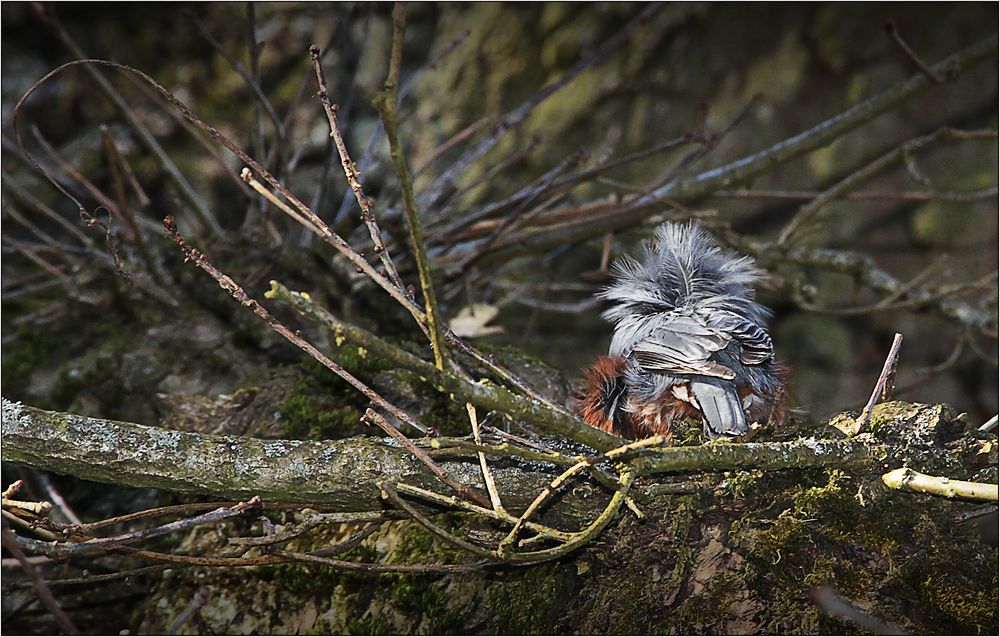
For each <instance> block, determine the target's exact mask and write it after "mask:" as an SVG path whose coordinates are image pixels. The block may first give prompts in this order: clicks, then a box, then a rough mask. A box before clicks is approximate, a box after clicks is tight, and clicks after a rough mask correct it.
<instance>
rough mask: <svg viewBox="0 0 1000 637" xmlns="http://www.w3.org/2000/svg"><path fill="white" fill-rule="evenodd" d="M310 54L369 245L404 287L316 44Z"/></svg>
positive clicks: (394, 278)
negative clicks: (349, 146)
mask: <svg viewBox="0 0 1000 637" xmlns="http://www.w3.org/2000/svg"><path fill="white" fill-rule="evenodd" d="M309 54H310V56H311V57H312V63H313V70H314V71H315V73H316V83H317V84H318V85H319V91H318V92H317V95H318V96H319V100H320V103H322V104H323V110H324V111H325V112H326V118H327V120H329V122H330V137H331V138H332V139H333V143H334V145H335V146H336V147H337V154H338V155H339V156H340V165H341V166H342V167H343V169H344V177H346V178H347V185H348V186H350V188H351V191H352V192H353V193H354V197H355V198H356V199H357V201H358V206H360V207H361V220H362V221H364V222H365V225H366V226H368V233H369V235H371V238H372V244H374V246H375V254H377V255H378V258H379V260H380V261H381V262H382V267H384V268H385V271H386V274H387V275H388V276H389V279H390V280H391V281H392V282H393V283H394V284H395V285H396V287H398V288H399V289H400V290H403V289H404V286H403V281H402V279H400V278H399V272H398V271H397V270H396V265H395V264H394V263H393V262H392V258H391V257H390V256H389V251H388V250H387V249H386V247H385V242H383V241H382V232H381V229H380V228H379V226H378V221H377V220H376V219H375V212H374V211H373V210H372V202H371V199H369V198H368V197H367V196H366V195H365V193H364V190H363V188H362V186H361V173H359V172H358V169H357V166H356V165H355V164H354V162H353V161H351V156H350V155H349V154H348V152H347V145H346V144H345V143H344V136H343V135H342V134H341V133H340V127H339V126H337V106H336V105H335V104H334V103H333V102H331V101H330V96H329V93H328V92H327V88H326V75H325V74H324V73H323V65H322V64H321V63H320V50H319V47H318V46H316V45H315V44H314V45H312V46H311V47H309Z"/></svg>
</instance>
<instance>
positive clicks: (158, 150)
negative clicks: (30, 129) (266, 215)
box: [11, 6, 222, 235]
mask: <svg viewBox="0 0 1000 637" xmlns="http://www.w3.org/2000/svg"><path fill="white" fill-rule="evenodd" d="M37 9H38V12H39V15H40V16H41V18H42V20H43V21H45V22H46V24H48V25H49V26H51V27H52V29H53V30H54V31H55V33H56V35H57V36H58V38H59V39H60V40H61V41H62V43H63V44H64V45H65V46H66V48H67V49H69V50H70V52H71V53H72V54H73V55H74V56H75V57H76V58H78V60H77V61H78V62H79V61H82V60H85V59H86V58H87V55H86V54H85V53H84V52H83V49H81V48H80V46H79V45H78V44H77V43H76V41H75V40H73V38H72V36H70V34H69V32H68V31H66V29H65V28H64V27H63V26H62V23H60V22H59V20H58V19H57V18H56V16H55V14H54V13H53V12H52V10H51V8H49V7H41V6H38V7H37ZM71 64H73V63H71ZM63 66H65V65H63ZM60 68H62V67H60ZM84 70H85V71H86V72H87V73H88V74H89V75H90V76H91V78H92V79H93V80H94V81H95V82H96V83H97V87H98V88H99V89H100V90H101V91H102V92H103V93H104V94H105V96H107V98H108V99H109V100H111V102H112V103H113V104H114V105H115V107H116V108H117V109H118V111H119V112H120V113H121V115H122V117H123V118H125V121H126V122H127V123H128V125H129V127H130V128H131V129H132V130H133V131H134V132H135V133H136V136H137V137H138V138H139V141H140V142H141V143H142V144H143V145H144V146H145V147H146V148H147V149H148V150H149V151H150V152H151V153H152V154H153V156H154V157H156V160H157V162H158V163H159V164H160V167H161V168H162V169H163V170H164V172H166V173H167V177H168V178H169V179H170V181H171V182H172V183H173V184H174V186H175V187H176V188H177V190H178V191H179V192H180V195H181V197H182V198H183V199H184V200H185V201H187V203H188V205H189V206H190V207H191V210H192V211H193V212H194V213H195V216H196V217H197V218H198V220H199V221H200V222H201V223H202V224H203V225H204V226H205V227H206V228H207V229H208V230H209V231H210V232H212V233H213V234H215V235H221V234H222V226H220V225H219V222H218V220H217V219H216V218H215V216H214V215H212V213H211V212H210V211H209V209H208V206H207V205H206V204H205V202H204V201H202V199H201V197H199V196H198V194H197V192H196V191H195V189H194V188H193V187H192V186H191V184H190V183H189V182H188V181H187V179H185V178H184V175H183V174H182V173H181V171H180V169H178V168H177V165H176V164H175V163H174V162H173V160H171V159H170V156H169V155H168V154H167V152H166V151H165V150H163V147H162V146H160V143H159V142H157V141H156V138H155V137H154V136H153V134H152V133H150V132H149V129H148V128H146V127H145V126H144V125H143V124H142V122H140V121H139V118H138V117H136V115H135V113H134V112H133V111H132V109H131V108H130V107H129V105H128V102H126V101H125V98H124V97H122V95H121V93H119V92H118V91H117V90H116V89H115V87H114V86H113V85H112V84H111V82H109V81H108V79H107V78H106V77H104V75H102V74H101V72H100V71H99V70H97V69H96V68H93V67H92V66H89V65H84ZM51 75H52V73H49V75H47V76H46V78H48V77H50V76H51ZM31 92H33V90H29V91H28V93H26V94H25V96H24V97H25V98H26V97H27V96H28V95H30V94H31ZM23 101H24V98H22V99H21V100H20V101H19V102H18V105H17V106H15V107H14V112H13V114H12V115H11V123H12V125H13V126H14V130H15V135H17V136H18V138H19V137H20V135H19V134H17V124H16V119H17V111H18V110H19V109H20V106H21V104H22V103H23ZM18 145H19V146H20V145H21V143H20V139H18ZM22 149H23V146H22ZM29 161H31V162H32V164H34V160H30V158H29ZM34 165H35V167H36V168H39V167H38V165H37V164H34ZM39 170H40V168H39ZM60 190H61V189H60ZM64 194H65V192H64ZM78 207H79V204H78Z"/></svg>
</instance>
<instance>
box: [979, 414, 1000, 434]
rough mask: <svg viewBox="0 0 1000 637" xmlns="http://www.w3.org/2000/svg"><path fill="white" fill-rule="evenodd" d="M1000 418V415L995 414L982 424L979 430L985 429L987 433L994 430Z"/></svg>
mask: <svg viewBox="0 0 1000 637" xmlns="http://www.w3.org/2000/svg"><path fill="white" fill-rule="evenodd" d="M998 420H1000V415H995V416H993V417H992V418H990V419H989V420H987V421H986V422H985V423H984V424H982V425H981V426H980V427H979V431H983V432H986V433H989V432H991V431H993V430H994V429H996V428H997V421H998Z"/></svg>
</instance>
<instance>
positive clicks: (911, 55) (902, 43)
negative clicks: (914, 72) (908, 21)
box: [883, 20, 948, 84]
mask: <svg viewBox="0 0 1000 637" xmlns="http://www.w3.org/2000/svg"><path fill="white" fill-rule="evenodd" d="M883 28H884V29H885V32H886V33H888V34H889V36H890V37H891V38H892V39H893V41H894V42H895V43H896V45H897V46H898V47H899V49H900V50H901V51H902V52H903V53H904V54H905V55H906V57H907V59H909V60H910V61H911V62H913V64H914V65H916V67H917V68H918V69H920V72H921V73H923V74H924V75H926V76H927V77H929V78H930V79H931V81H933V82H934V83H936V84H942V83H944V82H946V81H948V78H947V77H946V76H945V75H944V74H943V73H938V72H937V71H935V70H934V69H932V68H931V67H929V66H927V64H926V63H925V62H924V61H923V60H921V59H920V56H919V55H917V53H916V51H914V50H913V49H911V48H910V45H908V44H907V43H906V40H904V39H903V36H902V35H900V34H899V31H898V30H897V29H896V23H895V22H894V21H892V20H886V22H885V24H884V25H883Z"/></svg>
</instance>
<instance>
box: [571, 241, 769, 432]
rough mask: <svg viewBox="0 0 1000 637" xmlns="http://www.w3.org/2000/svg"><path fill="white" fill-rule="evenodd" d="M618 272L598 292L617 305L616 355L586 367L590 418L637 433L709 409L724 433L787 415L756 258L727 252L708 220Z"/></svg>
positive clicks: (708, 428)
mask: <svg viewBox="0 0 1000 637" xmlns="http://www.w3.org/2000/svg"><path fill="white" fill-rule="evenodd" d="M613 274H614V282H613V283H612V285H611V286H610V287H608V288H607V289H606V290H605V291H603V292H602V293H601V294H600V295H599V296H600V298H602V299H604V300H606V301H609V302H611V304H612V305H611V307H610V308H609V309H608V310H607V311H605V312H604V315H603V316H604V318H606V319H608V320H609V321H610V322H611V323H612V324H613V326H614V333H613V336H612V339H611V348H610V351H609V356H608V357H601V358H600V359H599V360H598V361H597V362H596V363H595V364H594V365H593V366H592V367H591V368H590V369H588V370H587V372H586V375H587V389H586V391H585V393H584V395H583V396H582V398H581V401H580V402H581V406H582V415H583V417H584V419H585V420H586V421H587V422H588V423H590V424H591V425H592V426H594V427H598V428H600V429H603V430H605V431H610V432H614V433H618V434H620V435H623V436H626V437H630V438H638V437H644V436H649V435H654V434H661V433H669V430H670V424H671V422H673V421H674V420H676V419H678V418H684V417H689V416H692V415H694V416H699V415H700V417H701V418H702V421H703V423H704V430H705V433H706V435H707V436H709V437H710V438H717V437H719V436H722V435H728V436H738V435H742V434H745V433H746V432H747V431H748V430H749V427H750V423H753V422H763V421H766V420H767V419H769V418H771V417H772V416H773V415H774V412H775V411H780V408H781V405H780V404H777V403H779V402H780V401H778V400H776V397H777V396H778V394H779V393H780V392H779V388H780V387H781V385H782V382H781V379H780V376H781V370H780V367H779V366H778V365H777V364H776V363H775V362H774V349H773V347H772V344H771V337H770V336H768V334H767V332H766V331H765V325H766V322H767V319H768V318H769V317H770V312H769V311H768V310H767V308H765V307H764V306H762V305H760V304H759V303H757V302H756V301H755V300H754V291H753V288H752V287H751V286H752V285H753V284H754V283H756V282H757V281H759V280H760V278H761V277H762V273H761V271H760V270H758V269H757V268H756V267H755V266H754V264H753V260H752V259H750V257H746V256H744V257H740V256H737V255H735V254H732V253H730V252H726V251H723V250H722V249H720V248H719V247H717V246H716V245H715V244H714V243H713V241H712V238H711V237H710V235H709V234H708V233H707V232H706V231H705V230H704V229H703V228H702V227H701V226H699V225H696V224H694V223H687V224H676V223H667V224H664V225H662V226H660V228H659V229H657V232H656V236H655V237H654V238H653V239H652V240H650V241H649V242H646V243H645V244H644V245H643V246H642V248H641V253H640V255H639V257H638V258H631V257H624V258H622V259H621V260H620V261H618V262H617V263H616V264H615V266H614V273H613Z"/></svg>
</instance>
